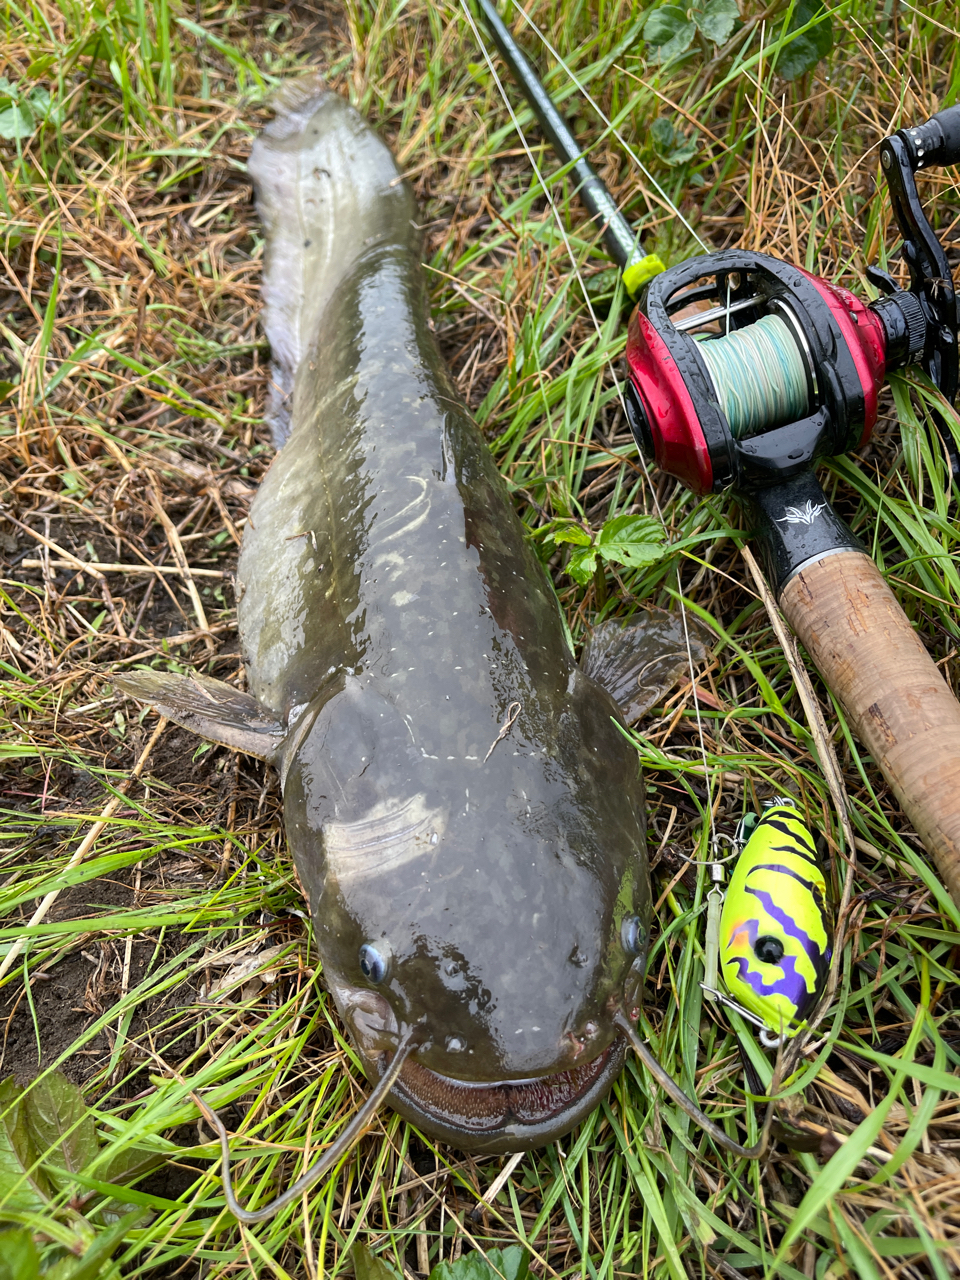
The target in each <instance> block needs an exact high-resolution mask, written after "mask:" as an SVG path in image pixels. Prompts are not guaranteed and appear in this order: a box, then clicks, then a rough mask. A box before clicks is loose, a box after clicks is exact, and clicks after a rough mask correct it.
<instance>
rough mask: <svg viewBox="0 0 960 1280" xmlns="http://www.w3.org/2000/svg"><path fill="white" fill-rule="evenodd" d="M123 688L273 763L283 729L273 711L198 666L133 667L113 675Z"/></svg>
mask: <svg viewBox="0 0 960 1280" xmlns="http://www.w3.org/2000/svg"><path fill="white" fill-rule="evenodd" d="M113 684H114V686H115V687H116V688H117V689H119V690H120V692H121V693H125V694H128V695H129V696H130V697H131V698H136V699H137V701H138V702H148V703H150V705H151V706H154V707H156V709H157V710H158V711H159V712H160V714H161V715H162V716H166V717H167V719H168V720H173V721H175V722H176V723H177V724H181V725H183V727H184V728H185V729H190V730H191V731H192V732H193V733H198V734H199V735H200V737H201V738H209V739H210V741H211V742H220V743H222V744H223V745H224V746H225V747H233V748H234V750H236V751H243V752H246V754H247V755H250V756H257V757H258V758H259V759H261V760H267V761H269V763H271V764H273V763H274V761H275V760H276V757H277V752H278V750H279V747H280V744H281V742H282V741H283V739H284V737H285V735H286V730H285V729H284V726H283V725H282V724H281V723H280V721H279V720H278V719H277V718H276V716H275V715H274V714H273V712H272V711H268V710H267V709H266V707H263V706H261V705H260V703H259V702H258V701H257V700H256V698H254V697H252V696H251V695H250V694H249V693H242V692H241V691H240V690H239V689H235V688H234V687H233V685H230V684H224V682H223V681H222V680H213V679H212V678H211V677H210V676H202V675H199V674H197V673H196V672H194V673H192V674H191V675H188V676H179V675H174V674H172V673H171V672H165V671H131V672H128V673H126V674H125V675H122V676H114V677H113Z"/></svg>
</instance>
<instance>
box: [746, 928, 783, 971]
mask: <svg viewBox="0 0 960 1280" xmlns="http://www.w3.org/2000/svg"><path fill="white" fill-rule="evenodd" d="M753 954H754V955H755V956H756V957H757V959H758V960H762V961H763V963H764V964H779V963H780V961H781V960H782V959H783V943H782V942H781V941H780V939H779V938H774V937H772V936H771V935H770V934H765V935H764V936H763V937H762V938H758V939H757V940H756V942H755V943H754V944H753Z"/></svg>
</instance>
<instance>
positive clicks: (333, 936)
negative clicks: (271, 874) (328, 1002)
mask: <svg viewBox="0 0 960 1280" xmlns="http://www.w3.org/2000/svg"><path fill="white" fill-rule="evenodd" d="M562 692H563V696H562V698H561V697H560V696H559V695H558V697H557V699H556V702H555V705H549V704H548V705H534V704H533V703H532V702H531V705H530V707H521V708H519V709H518V710H517V713H516V715H515V717H514V719H513V720H512V722H511V724H510V726H509V730H508V732H505V733H504V734H503V736H502V738H500V737H498V735H497V727H496V724H494V725H493V727H492V732H491V734H490V742H489V743H487V744H486V746H487V747H488V752H487V755H486V758H483V756H482V753H481V752H479V751H477V752H472V751H466V752H464V754H463V755H456V756H454V755H452V754H451V753H449V752H448V753H447V756H448V758H440V752H438V751H431V750H428V748H429V747H431V746H433V745H435V743H433V742H430V741H426V742H425V741H423V740H422V739H421V736H420V735H418V734H417V733H415V732H414V731H413V730H412V728H411V725H410V724H409V723H408V722H407V720H405V718H404V716H403V715H402V714H401V713H400V712H399V711H398V710H397V708H396V707H395V706H394V705H393V704H392V702H391V701H390V700H389V699H388V698H386V697H384V696H383V695H382V694H381V693H378V692H376V691H375V690H373V689H372V688H371V687H370V686H369V685H364V684H363V683H362V682H361V681H359V680H355V679H349V678H348V679H347V680H345V681H344V682H343V687H342V689H341V690H340V691H339V692H338V694H337V696H336V697H334V698H331V699H328V700H327V701H326V702H325V703H324V705H323V707H322V708H321V709H320V710H318V711H317V713H316V714H315V715H313V716H312V719H310V723H309V727H308V728H304V729H303V730H301V733H300V737H299V741H298V743H297V745H296V749H295V751H294V752H293V753H292V757H291V759H290V760H289V762H288V763H287V764H286V765H285V783H284V797H285V816H286V828H287V833H288V839H289V841H290V843H291V847H292V852H293V854H294V859H295V862H296V866H297V869H298V874H299V876H300V879H301V882H302V884H303V887H304V890H305V892H306V894H307V896H308V898H309V900H310V903H311V909H312V915H313V919H314V924H315V929H316V938H317V946H318V950H319V953H320V957H321V961H322V966H323V972H324V980H325V982H326V984H327V986H328V987H329V989H330V991H331V992H332V994H333V995H334V997H335V999H336V1001H337V1004H338V1006H339V1008H340V1010H341V1012H342V1014H343V1016H344V1018H345V1021H346V1023H347V1025H348V1027H349V1029H350V1032H351V1035H352V1037H353V1039H354V1041H355V1043H356V1045H357V1047H358V1049H359V1050H360V1053H361V1055H362V1057H363V1060H364V1064H365V1067H366V1069H367V1072H368V1074H369V1075H370V1076H371V1077H372V1078H376V1076H377V1074H379V1073H380V1072H381V1071H382V1070H384V1069H385V1067H386V1065H387V1064H388V1063H389V1061H390V1055H391V1051H392V1049H393V1048H394V1046H395V1045H396V1043H397V1041H398V1039H399V1036H400V1034H401V1032H402V1030H403V1029H404V1028H406V1027H409V1026H416V1027H417V1028H418V1029H419V1046H418V1048H417V1050H416V1052H415V1054H414V1055H413V1056H412V1058H411V1059H410V1060H409V1061H408V1063H407V1064H406V1065H405V1067H404V1069H403V1072H402V1073H401V1076H400V1079H399V1081H398V1084H397V1085H396V1086H395V1088H394V1091H393V1095H392V1097H391V1101H392V1103H393V1105H395V1106H396V1108H397V1109H398V1110H399V1111H400V1112H401V1113H402V1114H405V1115H407V1116H408V1117H409V1118H411V1119H413V1120H414V1121H415V1122H416V1123H418V1124H420V1125H421V1126H423V1127H424V1128H426V1129H427V1130H428V1131H430V1132H432V1133H434V1134H436V1135H437V1136H440V1137H443V1138H445V1139H447V1140H449V1141H451V1142H454V1143H455V1144H457V1145H458V1146H460V1147H463V1148H467V1149H478V1150H488V1151H496V1150H518V1149H523V1148H525V1147H531V1146H537V1145H541V1144H542V1143H544V1142H547V1141H550V1140H552V1139H553V1138H555V1137H558V1136H560V1135H561V1134H562V1133H564V1132H566V1131H567V1130H568V1129H569V1128H570V1127H572V1125H573V1124H575V1123H577V1121H578V1120H580V1119H581V1118H583V1116H585V1115H586V1114H588V1113H589V1111H590V1110H592V1109H593V1107H595V1106H596V1105H597V1102H598V1101H599V1100H600V1098H602V1097H603V1096H604V1094H605V1093H606V1091H607V1089H608V1088H609V1087H610V1084H611V1083H612V1081H613V1079H615V1077H616V1075H617V1074H618V1072H619V1070H620V1067H621V1066H622V1062H623V1055H624V1046H623V1042H622V1040H621V1039H620V1037H619V1034H618V1032H617V1029H616V1027H615V1025H614V1017H615V1015H616V1014H617V1012H618V1011H620V1010H621V1009H623V1008H624V1007H625V1006H629V1005H631V1004H635V1003H636V988H637V985H638V982H639V980H640V977H641V975H642V969H643V963H644V953H645V945H646V936H647V927H648V922H649V910H650V895H649V879H648V872H647V863H646V852H645V840H644V831H645V822H644V816H643V803H642V789H641V786H640V782H639V770H638V765H637V760H636V755H635V753H634V752H633V750H632V749H631V748H630V747H629V744H628V743H627V742H626V741H625V740H624V738H623V736H622V734H621V733H620V731H619V729H618V728H617V725H616V723H615V721H616V718H617V713H616V707H615V705H614V703H613V702H612V700H611V699H610V698H609V697H608V695H606V694H605V693H604V692H603V691H602V690H601V689H600V688H599V687H597V686H596V685H594V684H593V683H592V682H591V681H589V680H588V679H587V678H586V677H584V676H583V675H582V674H581V673H579V671H577V672H575V673H574V674H573V675H571V678H570V683H569V686H568V687H567V688H566V689H564V690H563V691H562ZM505 710H506V711H508V712H509V710H510V708H506V709H505ZM498 714H499V713H498ZM305 719H309V717H306V718H305ZM508 719H510V716H509V714H506V715H504V716H503V718H502V722H505V721H506V720H508ZM502 722H501V723H502ZM494 743H495V745H494ZM491 747H492V749H489V748H491Z"/></svg>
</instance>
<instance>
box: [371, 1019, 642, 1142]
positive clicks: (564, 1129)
mask: <svg viewBox="0 0 960 1280" xmlns="http://www.w3.org/2000/svg"><path fill="white" fill-rule="evenodd" d="M626 1054H627V1042H626V1039H625V1038H624V1037H623V1036H622V1035H620V1034H618V1035H617V1036H616V1038H615V1039H614V1040H613V1041H612V1043H611V1044H608V1045H607V1046H606V1047H605V1048H603V1049H602V1050H601V1051H600V1053H598V1054H597V1055H595V1056H594V1057H593V1058H591V1059H590V1060H589V1061H587V1062H584V1063H578V1064H577V1065H576V1066H574V1067H571V1068H567V1069H565V1070H563V1071H557V1072H554V1073H552V1074H550V1075H544V1076H536V1077H531V1078H529V1079H526V1080H498V1081H471V1082H466V1081H463V1080H456V1079H454V1078H453V1077H451V1076H443V1075H440V1074H439V1073H438V1072H436V1071H432V1070H431V1069H430V1068H429V1067H425V1066H424V1065H423V1064H422V1063H420V1062H417V1060H416V1057H415V1055H414V1056H412V1057H411V1058H409V1059H408V1060H407V1061H406V1062H405V1063H404V1065H403V1068H402V1070H401V1071H400V1075H399V1077H398V1079H397V1082H396V1084H395V1085H394V1086H393V1089H392V1090H391V1092H390V1095H389V1103H390V1106H391V1107H393V1109H394V1110H395V1111H397V1112H399V1113H400V1115H401V1116H403V1118H404V1119H405V1120H409V1121H410V1123H411V1124H415V1125H417V1126H418V1127H421V1128H422V1127H426V1128H427V1129H428V1131H429V1132H430V1133H431V1134H433V1135H434V1136H435V1137H438V1138H440V1139H441V1140H442V1141H445V1142H449V1143H451V1144H452V1145H453V1146H455V1147H457V1148H458V1149H459V1150H461V1151H473V1152H483V1153H485V1154H491V1155H500V1154H505V1153H508V1152H514V1151H529V1150H532V1149H533V1148H535V1147H542V1146H544V1145H545V1144H547V1143H549V1142H554V1141H556V1140H557V1139H558V1138H562V1137H563V1136H564V1135H565V1134H567V1133H569V1131H570V1130H571V1129H572V1128H573V1127H574V1126H575V1125H577V1124H579V1123H580V1121H581V1120H584V1119H585V1118H586V1117H587V1116H588V1115H589V1114H590V1113H591V1111H593V1110H595V1108H596V1107H597V1106H598V1105H599V1103H600V1102H601V1101H602V1099H603V1098H604V1097H605V1096H606V1094H607V1093H608V1091H609V1090H610V1087H611V1086H612V1084H613V1082H614V1081H615V1080H616V1078H617V1077H618V1076H619V1074H620V1072H621V1070H622V1069H623V1064H624V1061H625V1059H626ZM361 1057H362V1059H363V1065H364V1070H365V1071H366V1073H367V1076H368V1078H369V1079H370V1081H371V1082H372V1083H376V1081H377V1080H378V1079H380V1077H381V1076H382V1074H383V1072H384V1070H385V1069H386V1067H387V1066H388V1064H389V1061H390V1055H389V1054H388V1053H386V1052H384V1053H380V1054H377V1055H376V1056H375V1057H369V1056H368V1055H367V1054H365V1053H363V1052H362V1051H361ZM431 1093H433V1094H434V1099H435V1098H436V1096H437V1095H439V1096H441V1097H443V1098H444V1099H445V1100H446V1101H445V1111H444V1112H441V1111H439V1109H438V1107H437V1104H436V1101H435V1100H434V1101H433V1103H432V1102H431V1098H430V1094H431ZM451 1100H455V1101H459V1102H460V1103H461V1104H462V1105H463V1107H464V1113H463V1114H461V1115H460V1116H459V1117H458V1116H457V1115H456V1111H455V1107H454V1105H452V1102H451ZM499 1103H502V1104H503V1105H502V1106H498V1105H497V1104H499ZM468 1104H469V1105H470V1107H472V1109H473V1111H474V1113H475V1114H474V1115H472V1116H471V1115H470V1114H468V1110H469V1108H468ZM484 1110H486V1111H487V1115H486V1117H484V1116H483V1115H482V1114H481V1115H478V1114H476V1112H478V1111H480V1112H482V1111H484ZM498 1111H499V1112H500V1114H499V1115H498V1114H497V1113H498ZM518 1113H519V1114H518ZM521 1117H522V1118H521Z"/></svg>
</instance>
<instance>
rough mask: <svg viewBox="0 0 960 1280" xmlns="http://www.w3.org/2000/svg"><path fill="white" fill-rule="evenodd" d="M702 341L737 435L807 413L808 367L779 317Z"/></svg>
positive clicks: (719, 395) (722, 403)
mask: <svg viewBox="0 0 960 1280" xmlns="http://www.w3.org/2000/svg"><path fill="white" fill-rule="evenodd" d="M698 342H699V345H700V354H701V356H702V357H703V361H704V364H706V366H707V369H708V370H709V371H710V377H711V379H712V381H713V386H714V390H715V391H716V393H717V399H718V401H719V402H720V407H721V409H722V410H723V412H724V414H725V415H726V418H727V421H728V422H729V424H730V430H731V432H732V433H733V436H734V439H736V440H742V439H743V438H744V437H746V436H751V435H753V434H754V433H755V432H757V431H763V430H765V429H766V428H768V427H779V426H781V425H782V424H783V423H785V422H796V421H797V420H798V419H799V418H803V417H806V415H807V413H808V412H809V405H810V393H809V390H808V387H807V370H806V366H805V365H804V362H803V357H802V356H801V354H800V349H799V347H798V346H797V342H796V339H795V338H794V336H793V334H792V333H791V332H790V329H789V327H788V325H787V324H786V323H785V322H784V321H783V320H781V319H780V317H779V316H771V315H768V316H762V317H761V318H760V319H759V320H757V321H756V322H755V323H754V324H749V325H746V326H745V327H744V328H742V329H734V330H733V332H732V333H728V334H724V336H723V337H720V338H713V337H709V336H705V337H703V338H699V339H698Z"/></svg>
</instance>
